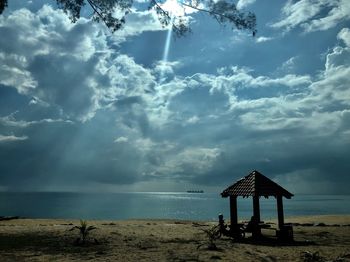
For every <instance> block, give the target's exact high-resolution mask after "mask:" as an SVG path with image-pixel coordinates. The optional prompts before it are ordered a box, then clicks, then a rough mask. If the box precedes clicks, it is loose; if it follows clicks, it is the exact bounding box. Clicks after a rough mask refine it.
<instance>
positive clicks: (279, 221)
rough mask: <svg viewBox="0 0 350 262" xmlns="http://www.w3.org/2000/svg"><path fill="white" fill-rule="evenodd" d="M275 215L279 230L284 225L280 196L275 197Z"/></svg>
mask: <svg viewBox="0 0 350 262" xmlns="http://www.w3.org/2000/svg"><path fill="white" fill-rule="evenodd" d="M276 198H277V213H278V227H279V229H281V228H282V227H283V225H284V215H283V201H282V196H277V197H276Z"/></svg>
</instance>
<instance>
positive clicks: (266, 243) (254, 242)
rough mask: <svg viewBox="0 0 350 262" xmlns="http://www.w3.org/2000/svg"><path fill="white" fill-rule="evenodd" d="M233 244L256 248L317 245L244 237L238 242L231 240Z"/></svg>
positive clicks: (301, 241) (295, 241)
mask: <svg viewBox="0 0 350 262" xmlns="http://www.w3.org/2000/svg"><path fill="white" fill-rule="evenodd" d="M232 241H233V242H234V243H242V244H250V245H258V246H314V245H317V244H316V243H315V242H314V241H309V240H290V241H281V240H279V239H277V238H276V237H270V236H261V237H259V238H253V237H246V238H243V239H239V240H236V239H234V240H232Z"/></svg>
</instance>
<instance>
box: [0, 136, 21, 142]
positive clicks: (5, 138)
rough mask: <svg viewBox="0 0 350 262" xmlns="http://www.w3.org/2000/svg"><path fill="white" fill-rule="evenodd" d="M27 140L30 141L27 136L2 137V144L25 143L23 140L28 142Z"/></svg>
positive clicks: (0, 137)
mask: <svg viewBox="0 0 350 262" xmlns="http://www.w3.org/2000/svg"><path fill="white" fill-rule="evenodd" d="M27 139H28V137H27V136H14V135H10V136H6V135H0V143H7V142H16V141H23V140H27Z"/></svg>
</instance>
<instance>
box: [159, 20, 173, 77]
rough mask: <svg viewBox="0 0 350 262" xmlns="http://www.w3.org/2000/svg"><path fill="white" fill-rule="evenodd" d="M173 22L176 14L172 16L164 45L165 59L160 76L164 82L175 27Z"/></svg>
mask: <svg viewBox="0 0 350 262" xmlns="http://www.w3.org/2000/svg"><path fill="white" fill-rule="evenodd" d="M173 22H174V16H171V19H170V27H169V29H168V33H167V36H166V40H165V45H164V52H163V60H162V64H161V66H162V67H161V71H160V76H159V81H160V82H162V81H163V80H164V79H163V78H164V73H165V67H166V63H167V62H168V56H169V50H170V44H171V37H172V33H173V27H172V24H173Z"/></svg>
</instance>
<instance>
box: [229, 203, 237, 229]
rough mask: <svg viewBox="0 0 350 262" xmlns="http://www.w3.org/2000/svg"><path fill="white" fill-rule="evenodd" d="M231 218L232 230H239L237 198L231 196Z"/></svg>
mask: <svg viewBox="0 0 350 262" xmlns="http://www.w3.org/2000/svg"><path fill="white" fill-rule="evenodd" d="M230 218H231V228H232V229H233V228H237V224H238V215H237V197H236V196H230Z"/></svg>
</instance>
